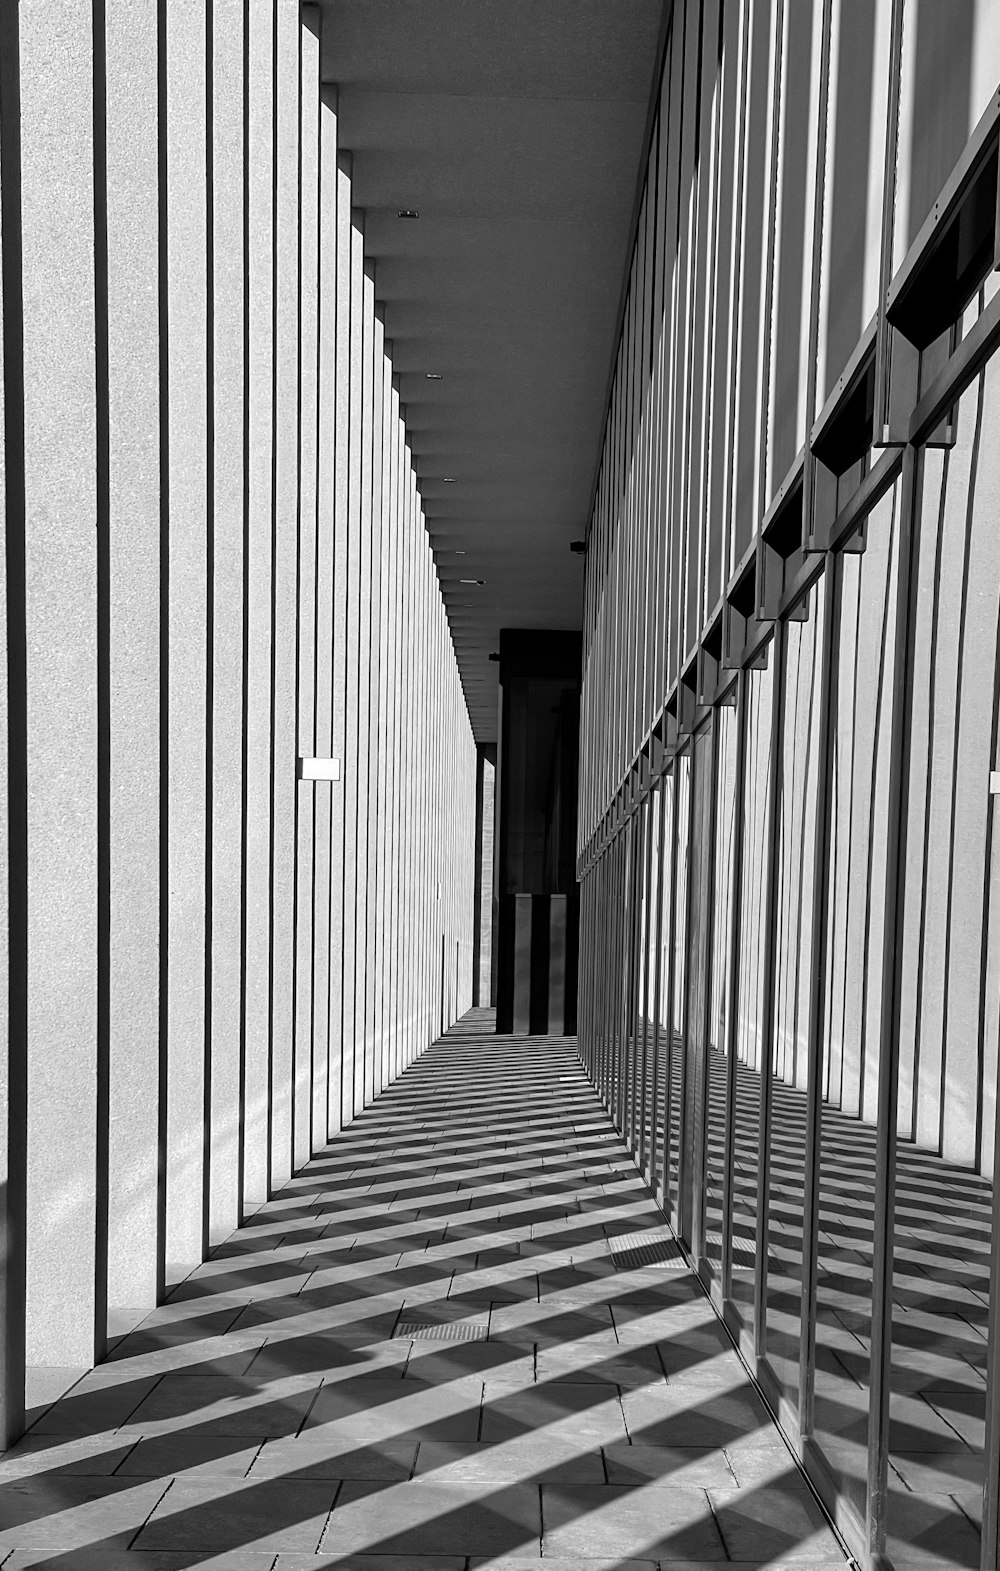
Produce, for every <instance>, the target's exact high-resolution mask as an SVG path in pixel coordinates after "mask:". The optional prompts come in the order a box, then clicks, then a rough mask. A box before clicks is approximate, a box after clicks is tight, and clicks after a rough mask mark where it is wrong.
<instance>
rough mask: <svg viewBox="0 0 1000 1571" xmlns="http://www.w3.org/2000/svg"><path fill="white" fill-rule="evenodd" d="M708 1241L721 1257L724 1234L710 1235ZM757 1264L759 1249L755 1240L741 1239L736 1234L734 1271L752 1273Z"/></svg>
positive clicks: (734, 1236) (734, 1237)
mask: <svg viewBox="0 0 1000 1571" xmlns="http://www.w3.org/2000/svg"><path fill="white" fill-rule="evenodd" d="M706 1241H707V1243H709V1244H710V1245H711V1246H712V1247H713V1248H715V1249H717V1250H718V1252H719V1256H720V1257H721V1255H722V1234H721V1233H709V1234H708V1236H707V1240H706ZM756 1264H757V1249H756V1246H755V1245H754V1241H753V1239H752V1238H741V1237H740V1236H739V1235H738V1234H734V1235H733V1270H734V1271H752V1270H753V1269H754V1267H755V1266H756Z"/></svg>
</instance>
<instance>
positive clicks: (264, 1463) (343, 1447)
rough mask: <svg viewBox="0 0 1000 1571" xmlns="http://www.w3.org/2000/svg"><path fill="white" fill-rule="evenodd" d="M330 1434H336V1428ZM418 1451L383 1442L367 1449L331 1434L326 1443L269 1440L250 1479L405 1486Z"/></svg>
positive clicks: (413, 1445)
mask: <svg viewBox="0 0 1000 1571" xmlns="http://www.w3.org/2000/svg"><path fill="white" fill-rule="evenodd" d="M330 1431H334V1426H333V1425H331V1426H330ZM417 1451H418V1445H417V1442H415V1441H401V1440H383V1441H380V1442H378V1443H377V1444H374V1445H364V1444H360V1443H355V1442H353V1441H351V1440H350V1439H348V1438H347V1437H345V1436H342V1435H338V1434H337V1433H336V1432H330V1433H329V1434H328V1438H327V1440H326V1441H322V1440H313V1439H311V1438H309V1437H307V1436H298V1437H296V1438H295V1439H291V1440H269V1441H267V1442H266V1443H265V1445H264V1446H262V1447H261V1449H260V1450H259V1451H258V1452H257V1453H256V1455H255V1456H254V1459H253V1462H252V1465H251V1467H250V1470H249V1477H250V1478H251V1480H255V1479H257V1478H295V1479H310V1478H317V1479H345V1478H366V1479H370V1480H371V1481H373V1482H375V1481H377V1480H384V1481H386V1482H388V1483H393V1484H395V1483H403V1482H405V1481H406V1480H407V1479H408V1478H409V1477H410V1476H411V1474H412V1473H413V1470H414V1467H415V1464H416V1460H417Z"/></svg>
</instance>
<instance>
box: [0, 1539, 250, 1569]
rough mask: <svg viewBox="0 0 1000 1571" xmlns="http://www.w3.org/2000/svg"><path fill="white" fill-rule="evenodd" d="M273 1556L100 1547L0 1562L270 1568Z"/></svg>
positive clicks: (21, 1554) (36, 1552)
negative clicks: (173, 1552)
mask: <svg viewBox="0 0 1000 1571" xmlns="http://www.w3.org/2000/svg"><path fill="white" fill-rule="evenodd" d="M275 1559H276V1556H275V1555H274V1554H272V1553H271V1552H270V1551H269V1550H264V1551H262V1552H261V1553H259V1554H258V1553H255V1552H254V1551H252V1550H249V1551H248V1550H238V1551H237V1552H236V1553H235V1554H226V1553H223V1554H221V1555H215V1554H205V1553H203V1552H200V1551H195V1552H193V1553H192V1552H188V1553H187V1554H183V1553H182V1554H171V1553H169V1552H164V1551H161V1550H151V1549H147V1550H141V1549H116V1548H115V1547H114V1546H112V1545H109V1546H107V1547H101V1548H99V1549H69V1550H60V1551H59V1552H58V1553H57V1554H55V1555H53V1553H52V1551H51V1550H48V1549H18V1550H15V1551H14V1553H13V1554H12V1555H11V1556H10V1558H9V1559H8V1560H5V1561H3V1567H4V1571H42V1568H43V1567H44V1568H47V1571H194V1567H196V1566H197V1567H198V1571H202V1568H204V1571H273V1566H274V1562H275Z"/></svg>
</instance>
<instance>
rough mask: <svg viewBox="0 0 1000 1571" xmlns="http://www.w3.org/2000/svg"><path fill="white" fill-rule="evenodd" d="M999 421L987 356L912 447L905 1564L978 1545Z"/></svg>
mask: <svg viewBox="0 0 1000 1571" xmlns="http://www.w3.org/2000/svg"><path fill="white" fill-rule="evenodd" d="M998 419H1000V364H998V362H997V361H996V360H994V361H993V362H992V364H991V365H990V366H989V367H988V368H987V370H986V372H985V374H984V376H983V377H982V378H981V380H980V382H979V383H978V384H976V385H974V386H973V387H972V388H970V390H969V391H968V392H967V393H966V394H965V395H964V396H963V398H962V400H961V403H960V405H959V409H958V421H957V432H956V436H957V441H956V445H955V447H954V448H952V449H951V450H950V451H945V452H942V451H927V452H926V453H925V454H924V455H923V460H922V463H923V477H922V487H921V502H920V545H919V552H918V556H917V564H916V575H917V581H916V584H915V586H914V595H913V606H914V612H915V617H916V627H915V633H916V640H915V648H914V662H913V663H914V677H913V682H912V689H911V690H912V702H913V713H912V718H911V723H910V727H909V736H910V771H909V800H908V803H907V810H908V841H907V857H906V888H905V905H904V912H905V919H904V922H903V934H902V941H903V977H902V1000H903V1011H902V1022H901V1041H900V1062H899V1081H898V1105H897V1155H896V1161H897V1168H896V1204H895V1226H894V1233H895V1249H894V1269H893V1340H892V1362H891V1366H890V1372H891V1385H892V1405H891V1410H890V1428H889V1468H890V1471H889V1480H890V1490H889V1506H888V1519H887V1529H888V1549H889V1553H890V1555H891V1557H892V1559H893V1562H894V1563H895V1565H896V1566H897V1567H898V1568H899V1571H908V1568H909V1567H915V1566H917V1565H926V1563H927V1560H928V1557H929V1556H931V1555H932V1556H933V1557H934V1563H935V1565H938V1566H942V1567H947V1566H968V1567H973V1566H977V1565H978V1564H979V1559H980V1524H981V1520H982V1506H983V1480H984V1458H983V1452H984V1424H985V1417H986V1386H985V1378H984V1377H985V1372H986V1355H987V1332H988V1320H989V1310H990V1302H989V1297H990V1295H989V1253H990V1235H991V1208H992V1174H993V1160H994V1152H993V1131H994V1127H995V1118H996V1081H997V1067H996V1066H997V1023H998V1013H1000V1012H998V1000H997V959H998V953H1000V950H998V936H997V922H998V912H997V906H996V901H997V874H996V865H995V857H994V853H993V848H992V839H993V836H992V829H991V798H990V795H989V792H988V790H987V789H985V786H986V783H987V781H988V775H989V771H990V769H991V768H995V767H996V763H997V758H996V749H997V702H998V700H997V691H998V689H997V626H998V617H1000V532H998V530H997V527H996V518H997V511H996V510H997V496H998V494H1000V449H998V444H997V442H996V430H997V424H998ZM995 800H996V799H995V798H994V799H993V802H994V804H995ZM995 811H996V808H995V805H994V806H993V807H992V812H994V813H995ZM994 1487H995V1480H994Z"/></svg>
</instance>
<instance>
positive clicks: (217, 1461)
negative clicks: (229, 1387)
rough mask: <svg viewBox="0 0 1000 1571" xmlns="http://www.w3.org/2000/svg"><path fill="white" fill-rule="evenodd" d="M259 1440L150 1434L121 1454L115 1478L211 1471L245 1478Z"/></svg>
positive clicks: (197, 1473)
mask: <svg viewBox="0 0 1000 1571" xmlns="http://www.w3.org/2000/svg"><path fill="white" fill-rule="evenodd" d="M260 1447H261V1442H259V1441H255V1442H253V1443H252V1444H250V1445H249V1446H248V1445H241V1444H239V1442H238V1441H236V1440H234V1439H233V1438H232V1437H230V1436H226V1435H189V1434H179V1435H153V1436H152V1437H151V1438H150V1439H148V1440H139V1441H138V1442H137V1443H136V1445H135V1446H133V1448H132V1450H131V1451H129V1452H128V1454H127V1455H126V1456H124V1457H123V1458H122V1460H121V1462H120V1464H119V1466H118V1468H117V1469H116V1471H115V1477H116V1478H170V1477H176V1476H177V1475H178V1474H183V1475H184V1476H185V1477H192V1476H194V1477H198V1476H199V1475H201V1474H211V1475H213V1476H221V1477H226V1478H245V1477H246V1475H247V1473H248V1472H249V1471H250V1469H251V1467H252V1465H253V1461H254V1458H255V1457H256V1456H257V1454H258V1452H259V1451H260Z"/></svg>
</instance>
